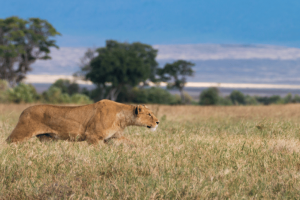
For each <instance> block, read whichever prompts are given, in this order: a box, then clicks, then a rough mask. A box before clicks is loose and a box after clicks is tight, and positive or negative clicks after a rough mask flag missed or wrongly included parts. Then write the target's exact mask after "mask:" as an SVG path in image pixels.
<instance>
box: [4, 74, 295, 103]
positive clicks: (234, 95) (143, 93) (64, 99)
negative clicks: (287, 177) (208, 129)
mask: <svg viewBox="0 0 300 200" xmlns="http://www.w3.org/2000/svg"><path fill="white" fill-rule="evenodd" d="M101 92H103V91H102V90H101V89H99V88H98V87H96V88H95V89H93V90H87V89H86V88H80V87H79V85H78V84H77V83H75V82H71V81H69V80H63V79H60V80H57V81H56V82H55V83H54V84H52V85H51V86H50V87H49V89H48V90H46V91H44V92H43V93H42V94H38V93H37V92H36V89H35V88H34V86H32V85H30V84H25V83H19V84H18V85H17V86H15V87H13V88H11V87H9V84H8V83H7V81H4V80H0V103H50V104H70V103H71V104H89V103H93V102H96V101H99V100H101V99H102V96H103V95H102V94H101ZM183 95H184V102H182V96H181V95H177V94H175V95H172V94H171V93H170V92H169V91H168V90H165V89H163V88H160V87H146V88H145V87H132V88H128V87H124V88H122V89H121V91H120V94H119V95H118V98H117V100H116V101H118V102H123V103H140V104H142V103H144V104H166V105H180V104H192V105H203V106H207V105H212V106H213V105H221V106H231V105H270V104H288V103H300V96H299V95H294V96H293V95H292V94H287V95H286V96H285V97H281V96H279V95H273V96H270V97H261V96H250V95H245V94H243V93H242V92H240V91H238V90H234V91H232V92H231V94H230V95H228V96H225V97H223V96H221V95H220V92H219V90H218V88H208V89H206V90H203V91H202V92H201V93H200V96H199V101H197V100H195V99H193V98H192V97H191V96H190V95H189V94H188V93H186V92H184V93H183Z"/></svg>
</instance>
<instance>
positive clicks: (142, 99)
mask: <svg viewBox="0 0 300 200" xmlns="http://www.w3.org/2000/svg"><path fill="white" fill-rule="evenodd" d="M132 96H133V98H132V102H134V103H156V104H179V103H180V99H179V100H178V99H177V98H176V97H175V96H174V95H172V94H171V93H170V92H168V91H167V90H165V89H162V88H159V87H151V88H147V89H139V88H136V87H135V88H133V89H132Z"/></svg>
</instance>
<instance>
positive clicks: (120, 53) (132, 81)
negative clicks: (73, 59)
mask: <svg viewBox="0 0 300 200" xmlns="http://www.w3.org/2000/svg"><path fill="white" fill-rule="evenodd" d="M89 51H90V50H89ZM96 52H97V55H96V56H94V57H93V56H90V57H91V58H92V59H91V61H90V63H89V64H88V65H85V66H84V67H82V68H81V70H82V73H83V74H84V75H85V78H86V79H87V80H91V81H92V82H93V83H95V84H96V85H98V86H99V87H101V88H102V89H103V90H104V92H103V94H104V95H106V98H108V99H111V100H116V99H117V96H118V94H119V93H120V91H121V89H122V87H124V86H136V85H138V84H139V83H140V82H144V81H146V80H147V79H154V78H155V73H156V67H157V62H156V61H155V57H156V54H157V50H155V49H153V48H152V47H151V46H150V45H146V44H142V43H137V42H136V43H132V44H130V43H120V42H117V41H114V40H107V41H106V46H105V47H102V48H98V49H97V50H96ZM89 54H90V52H89Z"/></svg>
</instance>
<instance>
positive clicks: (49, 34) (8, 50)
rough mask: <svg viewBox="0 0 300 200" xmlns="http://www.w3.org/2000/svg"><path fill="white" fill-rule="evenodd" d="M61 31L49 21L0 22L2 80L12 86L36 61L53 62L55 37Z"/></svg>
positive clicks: (2, 20)
mask: <svg viewBox="0 0 300 200" xmlns="http://www.w3.org/2000/svg"><path fill="white" fill-rule="evenodd" d="M56 35H60V33H59V32H57V31H56V29H55V28H54V27H53V26H52V25H51V24H50V23H49V22H47V21H46V20H42V19H39V18H30V19H28V20H24V19H20V18H18V17H9V18H6V19H0V79H5V80H7V81H8V82H9V83H10V84H11V85H14V84H15V83H18V82H20V81H21V80H22V79H24V78H25V74H26V73H27V72H28V71H30V70H31V68H30V65H31V64H32V63H34V62H35V61H36V60H37V59H42V60H46V59H50V58H51V57H50V56H49V53H50V47H56V48H58V46H57V45H56V41H55V40H53V39H52V38H53V37H54V36H56Z"/></svg>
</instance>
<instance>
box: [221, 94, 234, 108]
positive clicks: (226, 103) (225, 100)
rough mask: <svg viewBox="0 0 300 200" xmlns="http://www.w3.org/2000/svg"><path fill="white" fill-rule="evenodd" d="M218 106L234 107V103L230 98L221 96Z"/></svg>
mask: <svg viewBox="0 0 300 200" xmlns="http://www.w3.org/2000/svg"><path fill="white" fill-rule="evenodd" d="M218 105H222V106H231V105H232V101H231V99H230V98H229V97H228V96H227V97H221V96H219V100H218Z"/></svg>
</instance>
